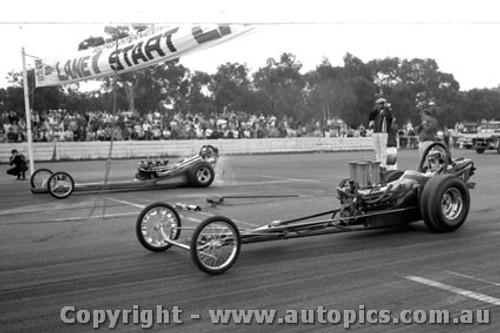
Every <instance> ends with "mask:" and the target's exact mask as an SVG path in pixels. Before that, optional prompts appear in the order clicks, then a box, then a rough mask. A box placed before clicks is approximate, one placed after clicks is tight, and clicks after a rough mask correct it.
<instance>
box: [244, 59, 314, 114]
mask: <svg viewBox="0 0 500 333" xmlns="http://www.w3.org/2000/svg"><path fill="white" fill-rule="evenodd" d="M301 68H302V64H301V63H300V62H298V61H297V60H296V58H295V56H294V55H293V54H290V53H283V54H282V55H281V58H280V60H279V62H278V61H276V60H274V59H272V58H269V59H268V60H267V64H266V66H265V67H263V68H260V69H259V70H258V71H257V72H256V73H255V74H254V75H253V81H254V86H255V89H256V90H257V92H259V93H260V96H261V98H263V102H264V103H263V104H265V109H264V110H262V111H263V112H264V113H267V114H274V115H276V116H278V117H283V116H285V115H287V116H292V117H294V118H296V119H299V118H300V119H299V120H304V119H306V118H307V115H306V114H304V113H303V112H302V111H303V110H304V109H305V93H304V88H305V85H306V82H305V79H304V77H303V76H302V75H301V74H300V69H301Z"/></svg>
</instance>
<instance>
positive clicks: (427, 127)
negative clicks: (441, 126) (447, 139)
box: [416, 110, 438, 156]
mask: <svg viewBox="0 0 500 333" xmlns="http://www.w3.org/2000/svg"><path fill="white" fill-rule="evenodd" d="M421 115H422V123H421V124H420V125H418V126H417V128H416V132H417V134H418V152H419V154H420V156H422V155H423V154H424V152H425V150H426V149H427V147H429V146H430V145H431V144H432V143H434V142H435V141H436V135H437V129H438V122H437V120H436V119H435V118H434V117H432V115H431V112H430V111H429V110H423V111H422V112H421Z"/></svg>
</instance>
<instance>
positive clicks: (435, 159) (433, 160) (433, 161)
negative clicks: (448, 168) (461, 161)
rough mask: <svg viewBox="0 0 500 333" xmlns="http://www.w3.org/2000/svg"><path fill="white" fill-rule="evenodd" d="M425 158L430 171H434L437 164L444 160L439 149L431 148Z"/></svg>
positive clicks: (442, 153)
mask: <svg viewBox="0 0 500 333" xmlns="http://www.w3.org/2000/svg"><path fill="white" fill-rule="evenodd" d="M427 160H428V161H429V167H430V169H431V171H436V170H437V169H438V168H439V165H440V164H441V163H443V162H444V160H445V155H444V152H442V151H440V150H432V151H430V152H429V155H428V156H427Z"/></svg>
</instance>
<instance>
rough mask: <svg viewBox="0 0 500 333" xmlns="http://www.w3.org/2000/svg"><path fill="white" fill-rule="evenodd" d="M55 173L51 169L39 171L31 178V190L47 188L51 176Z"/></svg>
mask: <svg viewBox="0 0 500 333" xmlns="http://www.w3.org/2000/svg"><path fill="white" fill-rule="evenodd" d="M52 174H53V172H52V171H51V170H49V169H38V170H36V171H35V173H33V175H32V176H31V178H30V183H31V188H47V184H48V181H49V178H50V176H52Z"/></svg>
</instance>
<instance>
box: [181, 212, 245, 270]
mask: <svg viewBox="0 0 500 333" xmlns="http://www.w3.org/2000/svg"><path fill="white" fill-rule="evenodd" d="M240 249H241V237H240V233H239V231H238V228H237V227H236V225H235V224H234V222H233V221H231V220H230V219H228V218H226V217H223V216H213V217H210V218H208V219H206V220H205V221H203V222H202V223H201V224H200V225H198V227H197V228H196V229H195V231H194V233H193V236H192V238H191V246H190V251H191V259H192V260H193V262H194V263H195V265H196V266H197V267H198V268H199V269H200V270H202V271H203V272H205V273H208V274H210V275H216V274H222V273H224V272H225V271H227V270H228V269H229V268H231V266H232V265H233V264H234V263H235V262H236V259H238V255H239V253H240Z"/></svg>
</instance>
